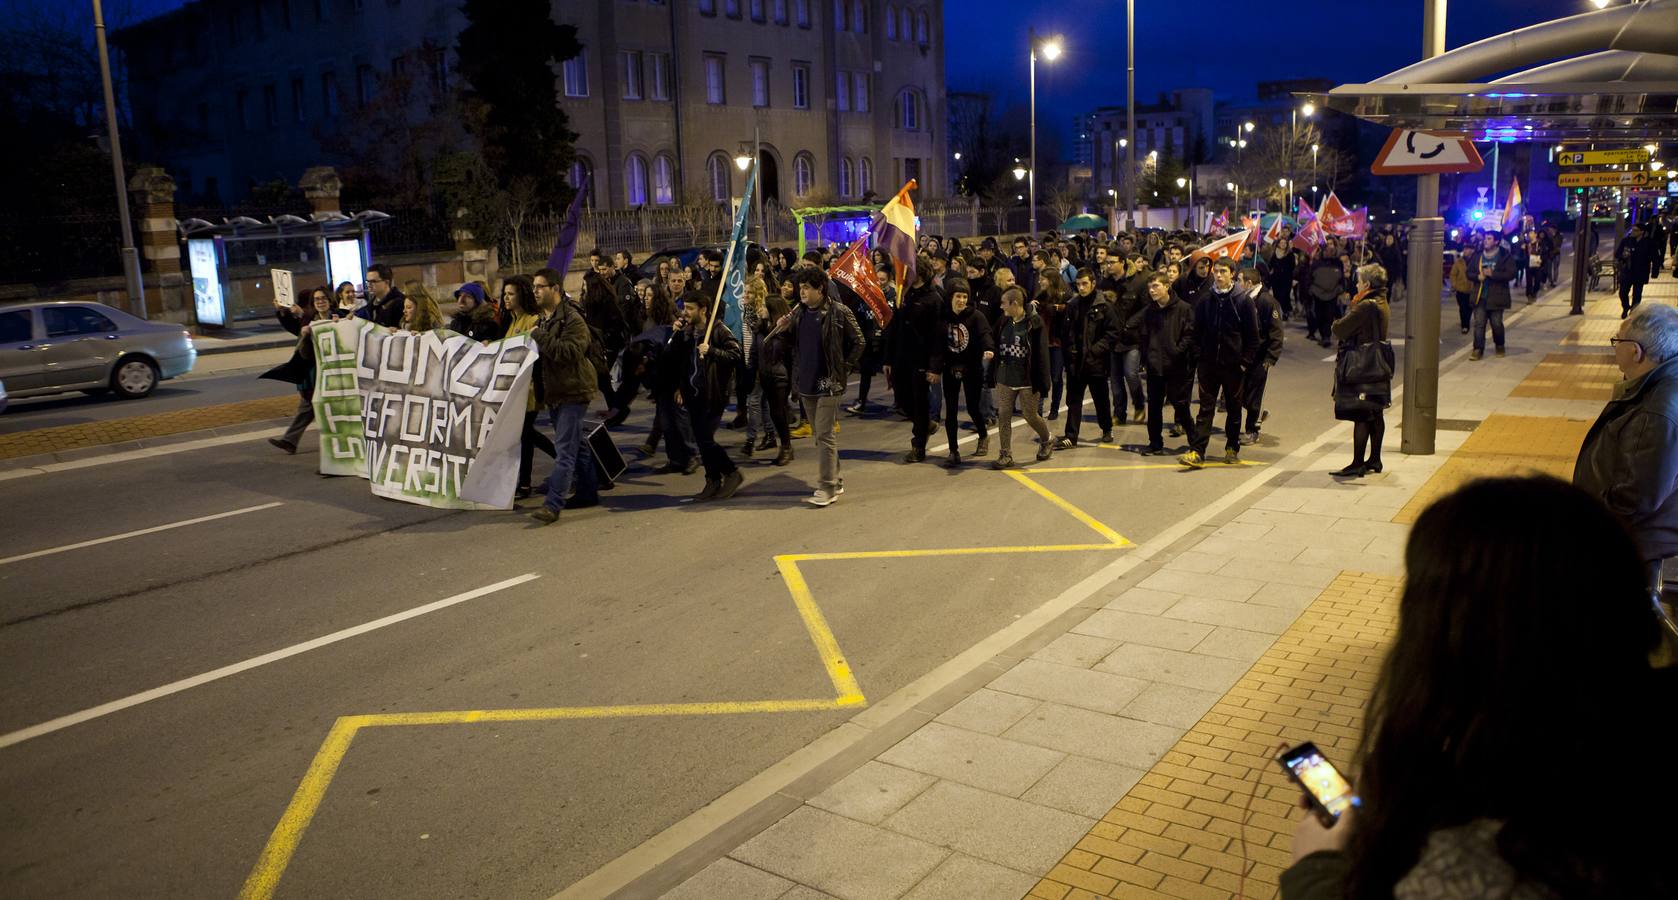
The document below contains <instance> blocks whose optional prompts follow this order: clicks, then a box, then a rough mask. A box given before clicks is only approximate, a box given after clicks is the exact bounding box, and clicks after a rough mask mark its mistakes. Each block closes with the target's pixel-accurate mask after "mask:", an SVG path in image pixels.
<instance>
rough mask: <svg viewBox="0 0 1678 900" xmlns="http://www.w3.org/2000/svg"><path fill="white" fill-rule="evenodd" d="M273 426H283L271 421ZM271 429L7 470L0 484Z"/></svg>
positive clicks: (250, 436)
mask: <svg viewBox="0 0 1678 900" xmlns="http://www.w3.org/2000/svg"><path fill="white" fill-rule="evenodd" d="M274 421H275V422H283V421H285V420H284V419H283V418H282V419H275V420H274ZM273 436H274V432H273V430H272V429H267V428H261V429H257V430H255V431H243V432H240V433H238V434H224V435H219V436H217V437H210V438H202V439H199V440H196V441H182V442H181V443H178V444H165V445H163V446H161V447H142V448H140V449H139V450H125V451H123V452H121V453H109V454H106V455H104V456H90V457H88V458H86V459H73V460H70V461H69V462H56V463H45V464H43V465H39V466H30V467H28V468H25V469H8V470H6V471H4V472H0V481H10V480H12V479H14V478H28V477H30V476H31V475H48V474H51V473H53V472H69V471H72V470H74V469H88V468H92V467H93V466H107V465H110V464H111V463H121V462H132V461H134V460H137V459H150V458H152V457H154V456H171V455H173V454H176V453H185V452H187V451H188V450H203V449H205V448H206V447H221V446H225V445H227V444H238V443H242V442H244V441H254V440H256V439H258V438H265V437H273Z"/></svg>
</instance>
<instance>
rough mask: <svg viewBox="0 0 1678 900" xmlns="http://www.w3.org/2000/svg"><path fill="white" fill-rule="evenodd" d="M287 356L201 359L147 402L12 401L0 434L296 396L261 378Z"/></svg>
mask: <svg viewBox="0 0 1678 900" xmlns="http://www.w3.org/2000/svg"><path fill="white" fill-rule="evenodd" d="M290 355H291V351H290V350H289V349H287V350H251V351H245V352H240V353H226V354H221V353H218V354H213V355H208V356H200V357H198V362H197V363H196V364H195V365H194V366H193V370H192V371H191V372H189V373H188V374H186V375H183V376H181V377H180V378H172V379H170V380H168V381H164V382H161V383H159V384H158V386H157V387H156V388H155V389H154V390H153V391H152V392H151V395H150V396H148V397H143V398H141V399H139V400H124V399H122V398H120V397H118V396H116V395H115V394H112V393H109V392H106V393H101V394H83V393H81V392H80V391H74V392H71V393H68V394H53V395H50V396H46V397H28V398H23V399H17V398H13V399H12V400H11V402H10V404H9V405H8V406H7V407H6V411H5V412H4V413H3V414H0V434H13V433H16V432H22V431H34V430H35V429H38V428H52V427H55V426H59V425H80V424H83V423H86V422H103V421H108V420H110V419H125V418H128V417H130V416H147V415H152V414H154V413H163V412H174V411H176V410H182V409H195V408H197V407H200V406H208V405H211V404H216V403H236V402H238V401H240V400H258V399H261V398H263V397H278V396H281V395H284V394H290V393H293V392H294V391H295V388H293V387H292V386H291V385H289V384H286V383H284V382H280V381H263V380H260V379H258V378H257V376H258V375H260V374H261V373H263V372H264V371H267V370H268V369H269V368H272V367H273V366H277V365H279V364H280V363H282V362H284V361H285V360H286V359H287V358H288V357H289V356H290Z"/></svg>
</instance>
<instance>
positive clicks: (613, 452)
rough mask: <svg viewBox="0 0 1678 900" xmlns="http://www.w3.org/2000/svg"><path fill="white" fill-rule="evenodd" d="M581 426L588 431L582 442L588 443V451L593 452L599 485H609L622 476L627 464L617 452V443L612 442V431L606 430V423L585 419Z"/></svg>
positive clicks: (627, 466)
mask: <svg viewBox="0 0 1678 900" xmlns="http://www.w3.org/2000/svg"><path fill="white" fill-rule="evenodd" d="M583 428H584V429H585V430H586V431H587V432H588V435H587V437H585V438H584V442H585V443H587V444H588V449H589V452H590V453H592V454H594V470H595V472H596V473H598V474H599V476H600V486H601V487H603V488H605V487H611V486H612V485H614V484H616V483H617V480H618V479H619V478H622V477H623V473H624V470H625V469H627V468H629V464H628V463H626V462H624V460H623V454H622V453H619V452H618V445H617V444H615V443H613V442H612V433H611V432H610V431H607V430H606V423H604V422H593V421H588V420H585V421H584V422H583Z"/></svg>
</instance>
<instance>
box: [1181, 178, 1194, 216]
mask: <svg viewBox="0 0 1678 900" xmlns="http://www.w3.org/2000/svg"><path fill="white" fill-rule="evenodd" d="M1185 184H1187V185H1188V186H1189V224H1190V225H1193V224H1194V179H1193V178H1182V177H1179V178H1178V179H1177V186H1178V187H1182V186H1183V185H1185Z"/></svg>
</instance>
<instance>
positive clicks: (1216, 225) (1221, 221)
mask: <svg viewBox="0 0 1678 900" xmlns="http://www.w3.org/2000/svg"><path fill="white" fill-rule="evenodd" d="M1209 230H1210V231H1211V233H1213V234H1222V233H1224V232H1227V231H1229V210H1228V209H1224V210H1221V211H1219V213H1218V214H1217V215H1215V216H1213V217H1212V227H1211V228H1210V229H1209Z"/></svg>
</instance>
